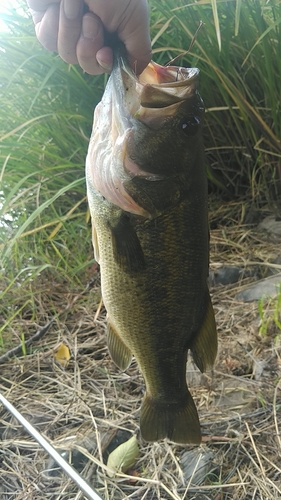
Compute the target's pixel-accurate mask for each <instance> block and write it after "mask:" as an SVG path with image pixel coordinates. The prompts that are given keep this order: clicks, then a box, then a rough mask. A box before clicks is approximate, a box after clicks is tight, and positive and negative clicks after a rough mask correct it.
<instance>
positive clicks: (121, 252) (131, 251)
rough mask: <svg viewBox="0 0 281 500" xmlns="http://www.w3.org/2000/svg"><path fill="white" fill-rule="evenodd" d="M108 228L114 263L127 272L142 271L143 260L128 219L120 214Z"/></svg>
mask: <svg viewBox="0 0 281 500" xmlns="http://www.w3.org/2000/svg"><path fill="white" fill-rule="evenodd" d="M109 227H110V230H111V234H112V245H113V253H114V258H115V260H116V262H117V263H118V264H119V265H120V266H121V267H122V268H125V269H127V270H128V271H134V272H138V271H142V270H143V269H144V268H145V258H144V254H143V251H142V247H141V244H140V241H139V239H138V237H137V234H136V231H135V229H134V228H133V226H132V225H131V222H130V219H129V217H128V216H127V215H126V214H122V215H121V216H120V217H119V218H118V221H117V222H116V224H110V225H109Z"/></svg>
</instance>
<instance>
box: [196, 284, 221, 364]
mask: <svg viewBox="0 0 281 500" xmlns="http://www.w3.org/2000/svg"><path fill="white" fill-rule="evenodd" d="M217 349H218V340H217V330H216V322H215V315H214V310H213V306H212V303H211V298H210V295H209V293H208V300H207V311H206V316H205V320H204V323H203V325H202V327H201V329H200V331H199V333H198V334H197V335H196V337H195V339H194V341H193V343H192V345H191V347H190V350H191V352H192V355H193V359H194V361H195V363H196V365H197V366H198V368H199V370H200V371H201V372H205V371H206V370H207V369H208V368H211V367H212V366H213V364H214V362H215V359H216V355H217Z"/></svg>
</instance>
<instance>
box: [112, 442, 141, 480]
mask: <svg viewBox="0 0 281 500" xmlns="http://www.w3.org/2000/svg"><path fill="white" fill-rule="evenodd" d="M138 457H139V447H138V442H137V438H136V436H132V437H131V438H130V439H129V440H128V441H126V442H125V443H122V444H120V446H118V447H117V448H115V450H113V451H112V452H111V453H110V455H109V457H108V460H107V467H109V469H111V471H107V473H108V475H109V476H110V477H112V476H114V474H115V472H127V470H129V469H130V467H132V466H133V465H134V463H135V461H136V460H137V458H138Z"/></svg>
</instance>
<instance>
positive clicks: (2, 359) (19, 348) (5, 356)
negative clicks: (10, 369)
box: [0, 318, 55, 364]
mask: <svg viewBox="0 0 281 500" xmlns="http://www.w3.org/2000/svg"><path fill="white" fill-rule="evenodd" d="M54 321H55V318H52V319H51V320H50V321H49V322H48V323H46V325H45V326H43V327H42V328H40V329H39V330H37V332H36V333H35V334H34V335H32V337H30V338H29V339H28V340H25V342H23V343H22V344H20V345H18V346H17V347H14V348H13V349H10V350H9V351H7V352H5V354H3V356H0V364H3V363H5V362H6V361H8V359H10V358H11V357H12V356H16V355H17V354H21V353H22V352H23V349H22V347H23V344H24V345H25V347H29V346H30V345H31V344H32V342H34V341H36V340H40V339H41V338H42V337H43V336H44V335H45V333H46V332H47V331H48V330H49V328H50V326H51V325H52V324H53V322H54Z"/></svg>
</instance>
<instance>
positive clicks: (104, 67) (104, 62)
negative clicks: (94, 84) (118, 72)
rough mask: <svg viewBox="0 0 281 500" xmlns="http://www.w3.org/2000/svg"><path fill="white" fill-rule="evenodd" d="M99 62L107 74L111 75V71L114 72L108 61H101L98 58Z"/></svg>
mask: <svg viewBox="0 0 281 500" xmlns="http://www.w3.org/2000/svg"><path fill="white" fill-rule="evenodd" d="M97 61H98V63H99V65H100V66H101V67H102V68H103V69H104V70H105V71H106V72H107V73H111V70H112V66H110V65H109V64H108V63H107V62H106V61H103V60H102V59H99V58H98V57H97Z"/></svg>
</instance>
